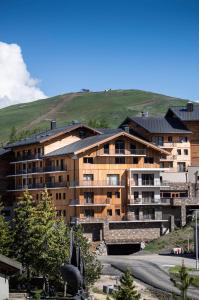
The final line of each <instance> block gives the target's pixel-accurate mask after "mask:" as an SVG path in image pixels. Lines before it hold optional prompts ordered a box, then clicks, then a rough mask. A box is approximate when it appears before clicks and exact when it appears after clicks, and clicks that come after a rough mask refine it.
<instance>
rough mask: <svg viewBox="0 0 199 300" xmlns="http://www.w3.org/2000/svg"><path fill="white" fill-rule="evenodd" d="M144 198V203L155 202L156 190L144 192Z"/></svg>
mask: <svg viewBox="0 0 199 300" xmlns="http://www.w3.org/2000/svg"><path fill="white" fill-rule="evenodd" d="M142 200H143V202H144V203H153V202H154V192H142Z"/></svg>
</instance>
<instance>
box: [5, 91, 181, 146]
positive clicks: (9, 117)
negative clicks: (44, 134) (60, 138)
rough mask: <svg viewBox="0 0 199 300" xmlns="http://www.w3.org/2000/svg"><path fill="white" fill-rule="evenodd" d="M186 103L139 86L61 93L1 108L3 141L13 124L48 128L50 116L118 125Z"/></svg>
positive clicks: (61, 120)
mask: <svg viewBox="0 0 199 300" xmlns="http://www.w3.org/2000/svg"><path fill="white" fill-rule="evenodd" d="M185 103H186V100H182V99H178V98H172V97H169V96H164V95H160V94H155V93H151V92H145V91H140V90H115V91H108V92H105V91H104V92H89V93H74V94H71V93H70V94H65V95H59V96H56V97H52V98H48V99H44V100H38V101H34V102H30V103H24V104H18V105H13V106H10V107H6V108H3V109H0V128H1V130H0V141H1V142H6V141H8V137H9V135H10V132H11V129H12V127H13V126H15V127H16V129H17V132H21V131H22V130H34V129H36V130H37V129H45V128H49V120H50V119H56V120H57V123H58V126H60V125H63V124H68V123H70V122H71V121H72V120H79V121H82V122H85V123H88V122H89V121H90V120H92V119H97V120H106V121H107V123H108V125H109V127H115V126H118V125H119V124H120V122H121V121H123V120H124V119H125V118H126V117H127V116H136V115H139V114H140V112H141V111H148V112H149V115H151V116H155V115H157V114H158V115H161V114H164V113H165V112H166V110H167V108H168V107H169V106H172V105H184V104H185Z"/></svg>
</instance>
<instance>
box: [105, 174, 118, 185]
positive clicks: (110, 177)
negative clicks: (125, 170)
mask: <svg viewBox="0 0 199 300" xmlns="http://www.w3.org/2000/svg"><path fill="white" fill-rule="evenodd" d="M107 184H108V185H113V186H115V185H119V175H118V174H107Z"/></svg>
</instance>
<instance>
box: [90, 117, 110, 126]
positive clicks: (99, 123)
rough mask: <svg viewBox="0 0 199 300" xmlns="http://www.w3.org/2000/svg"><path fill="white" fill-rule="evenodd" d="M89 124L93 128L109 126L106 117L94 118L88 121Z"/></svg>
mask: <svg viewBox="0 0 199 300" xmlns="http://www.w3.org/2000/svg"><path fill="white" fill-rule="evenodd" d="M88 126H90V127H93V128H108V127H109V124H108V122H107V120H105V119H92V120H89V121H88Z"/></svg>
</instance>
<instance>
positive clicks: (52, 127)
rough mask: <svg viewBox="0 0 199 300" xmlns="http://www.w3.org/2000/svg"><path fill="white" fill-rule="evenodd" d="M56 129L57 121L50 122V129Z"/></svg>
mask: <svg viewBox="0 0 199 300" xmlns="http://www.w3.org/2000/svg"><path fill="white" fill-rule="evenodd" d="M55 128H56V121H55V120H52V121H50V129H51V130H53V129H55Z"/></svg>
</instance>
